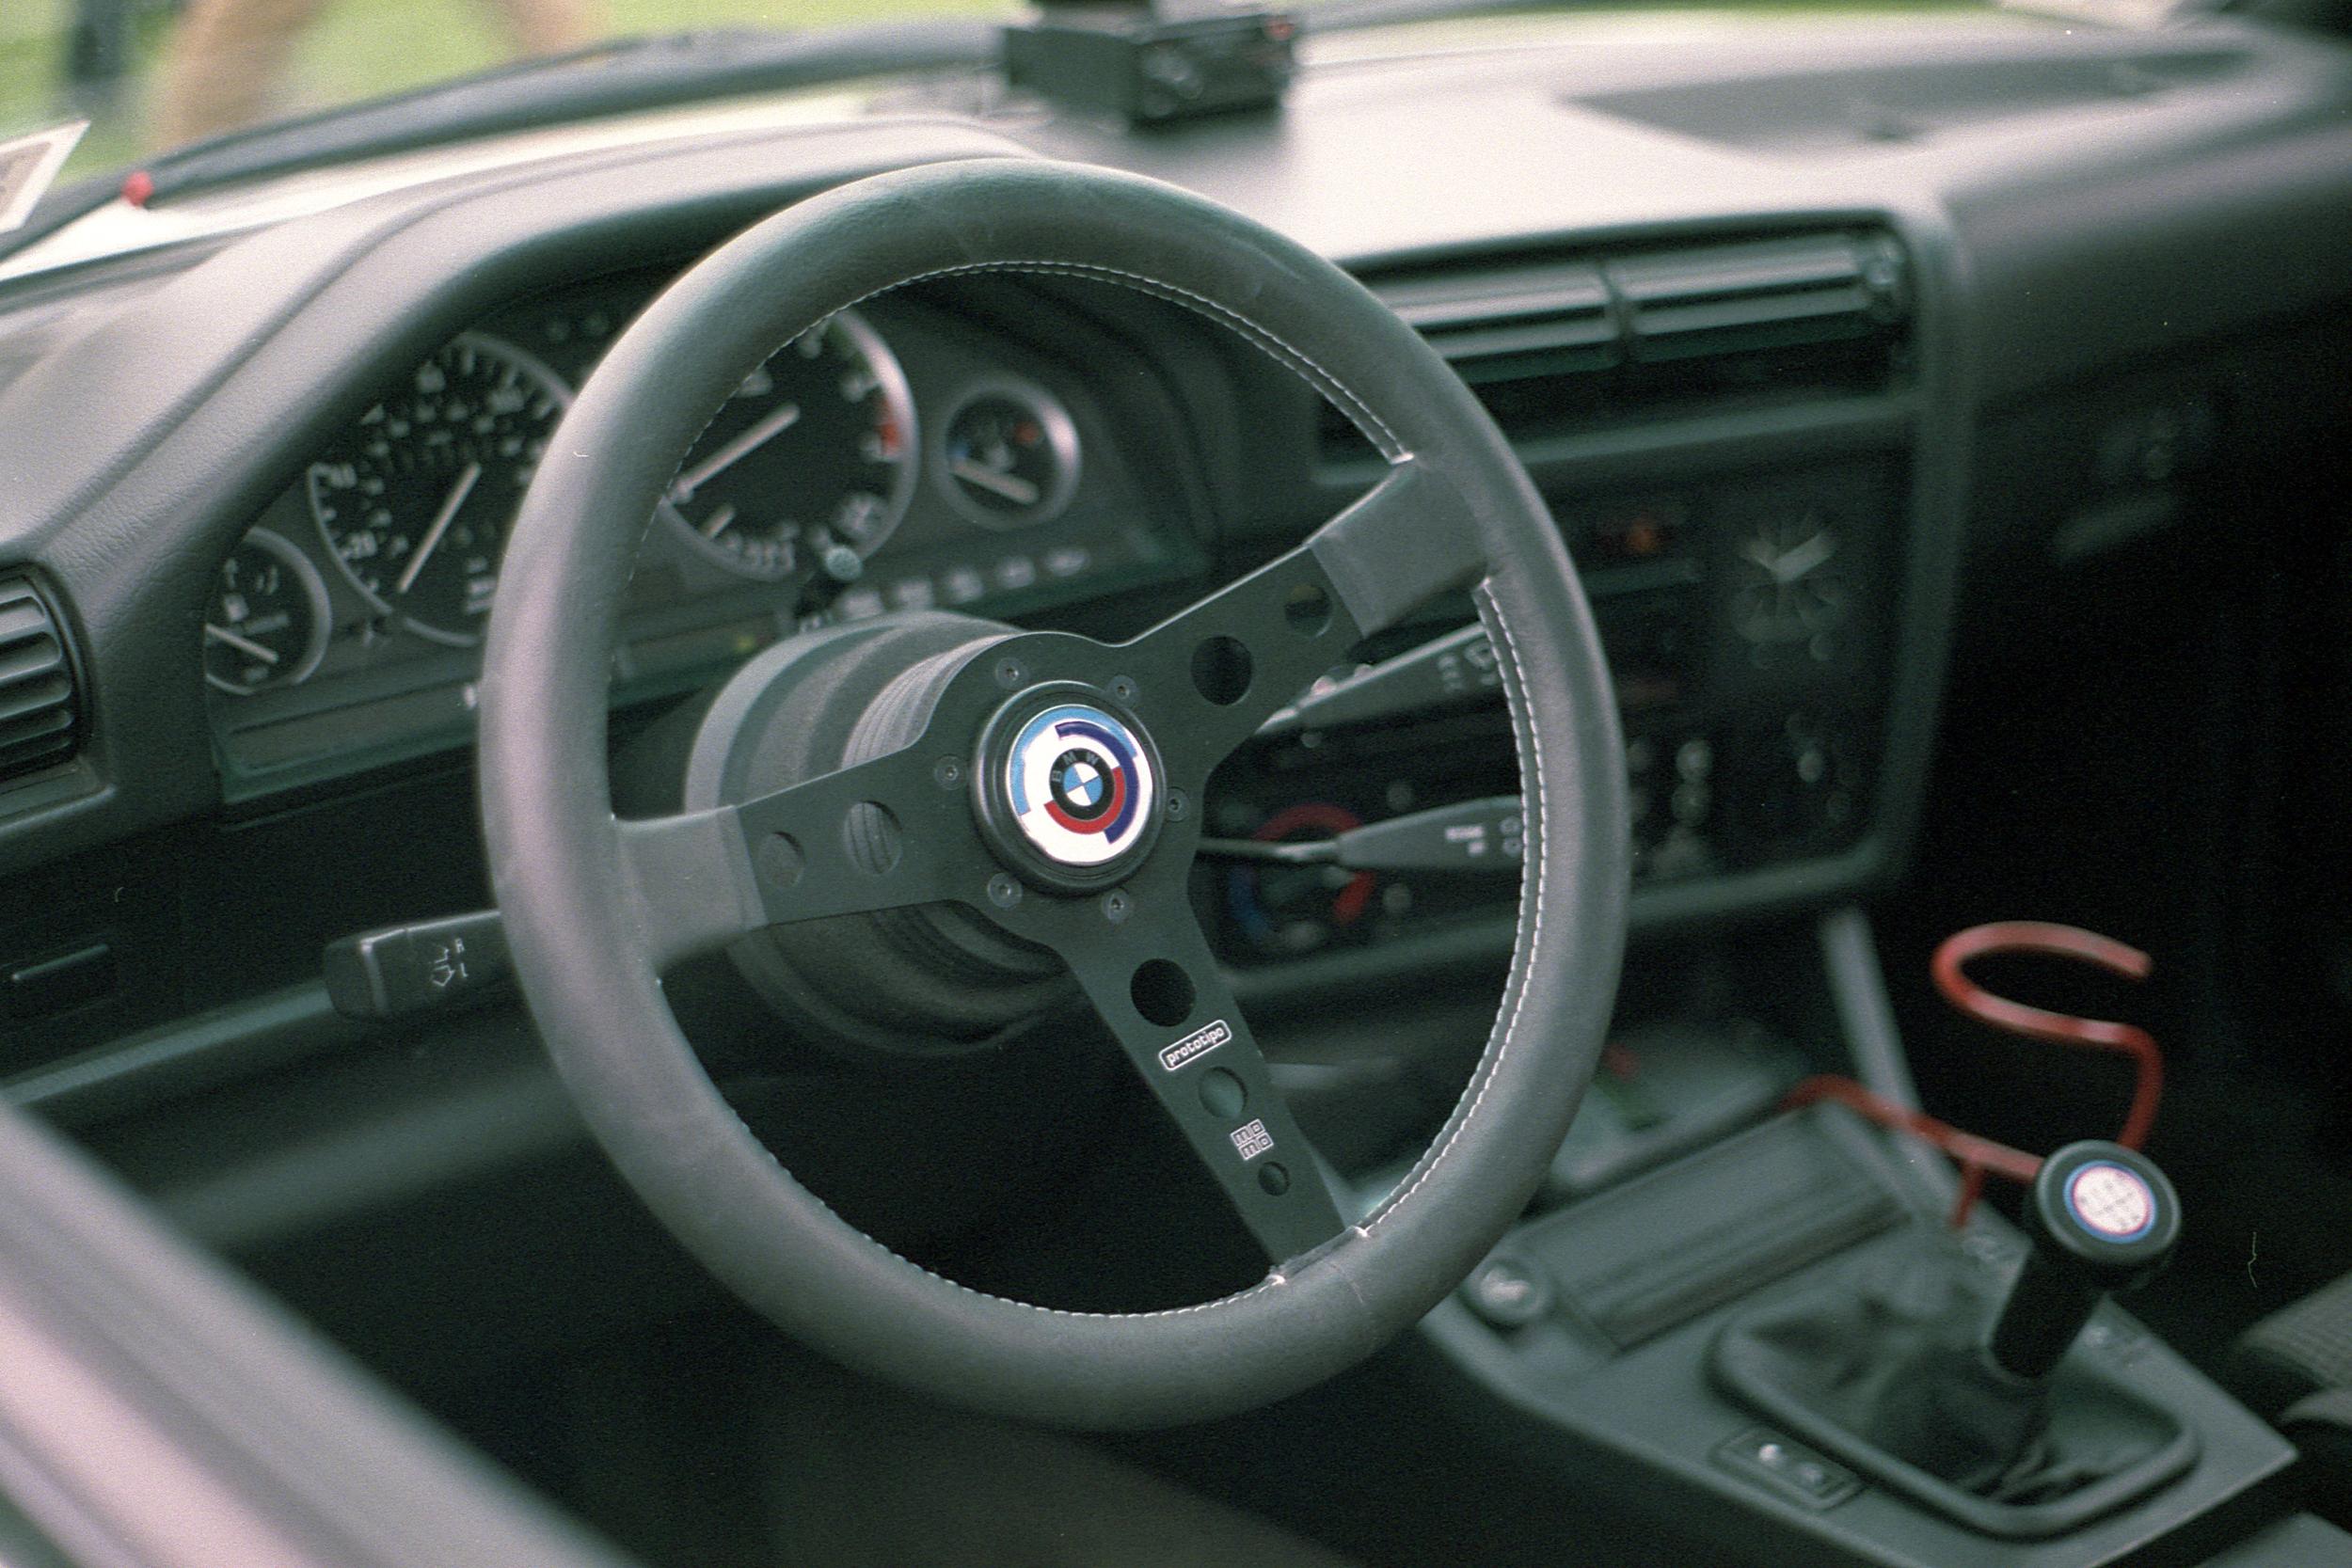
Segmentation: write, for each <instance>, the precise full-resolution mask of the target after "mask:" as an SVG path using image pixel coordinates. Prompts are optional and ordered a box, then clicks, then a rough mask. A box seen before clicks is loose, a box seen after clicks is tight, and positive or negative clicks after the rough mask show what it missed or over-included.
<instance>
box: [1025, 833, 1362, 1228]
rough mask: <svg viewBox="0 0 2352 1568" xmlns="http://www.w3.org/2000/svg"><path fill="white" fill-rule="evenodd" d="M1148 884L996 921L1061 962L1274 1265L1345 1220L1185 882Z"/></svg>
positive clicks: (1031, 907)
mask: <svg viewBox="0 0 2352 1568" xmlns="http://www.w3.org/2000/svg"><path fill="white" fill-rule="evenodd" d="M1153 881H1154V882H1155V883H1156V884H1157V885H1156V887H1151V886H1138V887H1137V888H1136V889H1135V890H1133V891H1132V892H1126V893H1122V894H1121V895H1120V899H1121V900H1123V902H1107V901H1104V902H1098V901H1093V900H1089V901H1087V902H1085V903H1062V904H1057V905H1043V906H1042V907H1041V906H1040V905H1039V904H1038V903H1037V902H1036V901H1031V902H1030V903H1028V904H1025V905H1024V906H1022V908H1021V909H1020V910H1019V911H1013V912H1011V913H1010V914H1009V916H1008V915H1007V914H1006V911H999V913H1000V918H1002V919H1003V924H1005V925H1006V926H1007V927H1008V928H1009V929H1013V930H1016V931H1018V932H1020V933H1021V934H1022V935H1024V936H1026V937H1028V938H1029V939H1030V940H1031V941H1035V942H1041V943H1042V944H1044V945H1046V946H1048V947H1052V948H1053V949H1055V950H1056V951H1057V952H1058V953H1059V954H1060V955H1061V957H1062V958H1063V960H1064V961H1065V962H1067V963H1068V964H1069V965H1070V969H1071V972H1072V973H1073V974H1075V975H1076V976H1077V980H1078V985H1079V988H1080V989H1081V990H1084V991H1085V993H1086V995H1087V999H1088V1000H1089V1002H1091V1003H1092V1004H1093V1006H1094V1010H1095V1012H1096V1013H1097V1014H1098V1015H1099V1016H1100V1017H1101V1018H1102V1020H1103V1022H1104V1025H1105V1026H1107V1027H1108V1028H1109V1030H1110V1032H1111V1034H1112V1036H1113V1037H1116V1038H1117V1039H1118V1041H1119V1044H1120V1049H1121V1050H1122V1051H1123V1052H1124V1053H1126V1055H1127V1057H1128V1059H1129V1060H1130V1061H1132V1062H1133V1063H1134V1064H1135V1069H1136V1072H1137V1073H1139V1074H1141V1075H1142V1078H1143V1081H1144V1083H1145V1084H1146V1085H1148V1086H1149V1087H1150V1088H1151V1090H1152V1094H1153V1096H1154V1097H1156V1098H1157V1099H1158V1101H1160V1103H1161V1105H1162V1106H1164V1107H1165V1108H1166V1109H1167V1112H1168V1116H1169V1117H1171V1118H1173V1119H1174V1121H1175V1123H1176V1126H1177V1128H1178V1129H1179V1130H1180V1131H1181V1132H1183V1133H1184V1141H1185V1142H1186V1143H1188V1144H1190V1145H1191V1146H1192V1150H1193V1153H1194V1154H1195V1156H1197V1157H1198V1158H1199V1159H1200V1163H1201V1164H1203V1165H1204V1166H1206V1167H1207V1169H1208V1172H1209V1174H1210V1176H1212V1177H1213V1178H1214V1179H1215V1180H1216V1183H1217V1185H1218V1186H1219V1187H1221V1188H1223V1189H1224V1191H1225V1195H1226V1196H1227V1198H1228V1199H1230V1200H1231V1201H1232V1205H1233V1209H1234V1212H1236V1213H1237V1214H1239V1215H1240V1217H1241V1221H1242V1223H1243V1225H1245V1226H1246V1227H1248V1230H1249V1233H1250V1235H1251V1236H1253V1237H1255V1238H1256V1240H1257V1242H1258V1244H1259V1245H1260V1246H1261V1247H1263V1248H1264V1250H1265V1255H1266V1258H1267V1260H1268V1261H1270V1262H1272V1263H1274V1264H1275V1265H1276V1266H1277V1267H1278V1268H1279V1266H1280V1265H1281V1264H1283V1263H1285V1262H1287V1261H1289V1260H1290V1259H1295V1258H1297V1257H1299V1256H1301V1255H1302V1254H1305V1253H1309V1252H1312V1251H1314V1250H1315V1249H1317V1248H1318V1247H1321V1246H1323V1245H1324V1244H1325V1243H1327V1242H1329V1241H1331V1240H1332V1239H1333V1238H1334V1237H1336V1236H1338V1235H1339V1234H1341V1232H1342V1231H1343V1230H1344V1229H1345V1228H1346V1222H1345V1221H1344V1220H1343V1218H1342V1217H1341V1214H1340V1210H1339V1206H1338V1204H1337V1202H1336V1201H1335V1200H1334V1199H1333V1197H1332V1196H1331V1191H1330V1188H1329V1187H1328V1186H1327V1184H1326V1183H1325V1181H1324V1179H1323V1174H1322V1169H1321V1167H1320V1165H1319V1164H1318V1163H1317V1161H1316V1159H1315V1154H1314V1150H1313V1148H1311V1146H1310V1145H1309V1144H1308V1142H1307V1139H1306V1135H1305V1134H1304V1133H1303V1132H1300V1131H1299V1128H1298V1123H1297V1121H1296V1120H1295V1118H1294V1117H1292V1115H1291V1110H1290V1106H1289V1104H1288V1102H1287V1101H1284V1099H1283V1098H1282V1094H1281V1091H1280V1090H1279V1088H1278V1087H1277V1086H1276V1085H1275V1083H1274V1077H1273V1074H1272V1072H1271V1071H1270V1070H1269V1069H1268V1068H1267V1065H1266V1060H1265V1057H1264V1055H1263V1053H1260V1051H1259V1050H1258V1043H1257V1040H1256V1038H1255V1037H1253V1036H1252V1035H1251V1033H1250V1029H1249V1021H1248V1019H1246V1018H1245V1017H1243V1016H1242V1011H1241V1007H1240V1006H1239V1004H1238V1003H1237V1002H1236V1001H1235V1000H1234V997H1233V993H1232V988H1231V987H1229V986H1228V985H1227V984H1226V983H1225V979H1224V976H1223V974H1222V973H1221V972H1220V971H1219V970H1218V968H1217V963H1216V956H1215V954H1214V953H1213V952H1212V951H1211V950H1210V947H1209V943H1208V939H1207V938H1206V937H1205V936H1204V935H1203V934H1202V932H1201V930H1200V923H1199V922H1198V921H1197V920H1196V919H1195V918H1194V917H1193V913H1192V910H1191V907H1190V905H1189V904H1188V903H1187V902H1186V900H1185V898H1184V887H1183V879H1182V878H1181V877H1169V878H1165V879H1153ZM1110 911H1120V912H1119V914H1118V917H1117V918H1116V919H1113V918H1111V916H1110Z"/></svg>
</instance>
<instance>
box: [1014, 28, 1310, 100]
mask: <svg viewBox="0 0 2352 1568" xmlns="http://www.w3.org/2000/svg"><path fill="white" fill-rule="evenodd" d="M1297 36H1298V24H1296V23H1295V22H1294V21H1292V20H1291V18H1290V17H1289V16H1288V15H1286V14H1284V13H1282V12H1279V11H1271V10H1262V9H1239V10H1237V9H1233V8H1227V7H1216V8H1200V7H1190V8H1187V7H1184V6H1182V5H1179V4H1174V3H1170V0H1161V3H1159V4H1156V5H1154V4H1133V5H1058V4H1056V5H1045V6H1042V7H1041V8H1039V11H1038V13H1037V16H1036V18H1035V20H1033V21H1030V22H1025V23H1021V24H1016V25H1014V26H1010V27H1007V28H1006V29H1005V74H1006V77H1007V79H1008V80H1009V81H1010V82H1011V84H1012V85H1013V86H1014V87H1022V88H1025V89H1026V90H1028V91H1030V92H1034V93H1036V94H1037V95H1038V96H1039V97H1041V98H1044V99H1048V100H1050V101H1052V102H1053V103H1058V104H1061V105H1064V106H1066V107H1069V108H1073V109H1081V110H1088V111H1091V112H1094V113H1098V114H1104V115H1112V116H1117V117H1118V118H1119V119H1124V120H1126V121H1127V122H1128V123H1129V124H1132V125H1163V124H1168V123H1169V122H1171V121H1175V120H1182V119H1193V118H1195V117H1197V116H1200V115H1214V114H1225V113H1230V112H1232V111H1233V110H1238V109H1261V108H1266V107H1270V106H1271V105H1273V104H1275V103H1279V102H1280V101H1281V97H1282V90H1283V88H1285V87H1288V86H1289V85H1290V79H1291V72H1292V70H1293V67H1294V64H1295V55H1294V52H1293V44H1294V42H1295V40H1296V39H1297Z"/></svg>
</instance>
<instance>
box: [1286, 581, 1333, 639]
mask: <svg viewBox="0 0 2352 1568" xmlns="http://www.w3.org/2000/svg"><path fill="white" fill-rule="evenodd" d="M1282 619H1283V620H1284V621H1286V622H1288V623H1289V625H1290V628H1291V630H1293V631H1295V632H1296V633H1298V634H1299V635H1300V636H1301V637H1320V636H1322V635H1323V628H1324V627H1326V626H1329V625H1330V624H1331V595H1330V594H1327V593H1325V592H1324V591H1323V585H1322V584H1320V583H1314V582H1300V583H1294V584H1293V585H1292V586H1291V591H1290V592H1289V593H1288V594H1283V595H1282Z"/></svg>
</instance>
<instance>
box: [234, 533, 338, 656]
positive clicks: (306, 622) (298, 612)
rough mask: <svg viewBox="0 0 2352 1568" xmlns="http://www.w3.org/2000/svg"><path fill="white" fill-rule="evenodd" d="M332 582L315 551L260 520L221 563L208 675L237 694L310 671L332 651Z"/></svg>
mask: <svg viewBox="0 0 2352 1568" xmlns="http://www.w3.org/2000/svg"><path fill="white" fill-rule="evenodd" d="M326 632H327V607H326V581H325V579H323V578H321V577H320V576H319V571H318V568H317V567H316V566H313V565H311V564H310V557H308V556H306V555H304V554H303V553H302V552H301V551H300V550H299V549H297V548H295V547H294V545H293V544H291V543H289V542H288V541H287V540H286V539H285V538H283V537H282V536H280V535H278V534H276V533H273V532H271V531H269V530H268V529H265V528H257V529H255V530H254V531H252V532H250V533H248V534H246V536H245V537H244V538H243V539H241V540H239V541H238V542H237V547H236V548H235V549H233V550H230V552H229V559H228V560H226V561H224V562H221V563H220V575H219V577H218V578H216V579H215V582H214V584H213V598H212V603H211V605H210V606H209V607H208V608H207V609H206V610H205V611H204V679H205V680H206V681H207V682H208V683H210V684H211V685H212V686H213V687H214V688H215V689H216V690H221V691H226V692H228V693H229V694H230V696H232V697H244V696H248V695H250V694H251V693H253V692H256V691H259V690H261V689H263V688H264V687H278V686H292V685H294V683H295V682H296V681H300V680H305V679H308V678H309V676H310V672H311V671H313V670H316V669H317V668H318V667H319V658H320V657H321V656H322V655H324V654H325V653H326Z"/></svg>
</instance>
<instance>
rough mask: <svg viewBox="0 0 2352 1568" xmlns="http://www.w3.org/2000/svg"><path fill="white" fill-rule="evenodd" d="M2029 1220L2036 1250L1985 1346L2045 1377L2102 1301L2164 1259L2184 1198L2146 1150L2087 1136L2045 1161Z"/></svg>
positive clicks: (2177, 1233)
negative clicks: (2181, 1197)
mask: <svg viewBox="0 0 2352 1568" xmlns="http://www.w3.org/2000/svg"><path fill="white" fill-rule="evenodd" d="M2026 1229H2027V1232H2028V1233H2029V1234H2030V1235H2031V1236H2032V1238H2033V1242H2034V1247H2033V1251H2032V1252H2030V1253H2028V1254H2027V1255H2026V1264H2025V1268H2024V1269H2023V1270H2022V1271H2020V1273H2019V1274H2018V1275H2017V1283H2016V1284H2015V1285H2013V1286H2012V1287H2010V1293H2009V1299H2008V1301H2006V1302H2004V1303H2003V1304H2002V1306H2001V1310H2000V1313H1999V1315H1998V1316H1997V1317H1996V1318H1995V1319H1994V1323H1993V1332H1992V1334H1991V1336H1990V1337H1989V1338H1988V1339H1987V1341H1986V1347H1985V1348H1986V1352H1987V1354H1990V1355H1991V1356H1992V1358H1993V1363H1994V1365H1995V1366H1997V1367H1999V1368H2000V1369H2001V1370H2003V1371H2005V1372H2007V1373H2009V1374H2010V1376H2011V1377H2014V1378H2019V1379H2022V1380H2023V1381H2025V1382H2027V1383H2041V1382H2042V1381H2043V1380H2045V1379H2046V1378H2048V1377H2049V1375H2050V1373H2051V1372H2052V1371H2053V1370H2056V1369H2057V1367H2058V1362H2059V1361H2060V1360H2061V1359H2063V1358H2064V1357H2065V1354H2066V1351H2067V1347H2068V1346H2070V1345H2072V1344H2073V1343H2074V1339H2075V1337H2076V1336H2078V1335H2079V1334H2081V1333H2082V1330H2083V1324H2084V1323H2087V1322H2089V1321H2090V1314H2091V1313H2092V1311H2093V1310H2095V1309H2096V1308H2097V1307H2098V1305H2099V1303H2100V1302H2102V1301H2104V1300H2105V1299H2106V1297H2107V1296H2109V1295H2110V1294H2113V1293H2115V1292H2117V1291H2128V1290H2131V1289H2133V1288H2135V1287H2137V1286H2138V1285H2140V1284H2142V1283H2143V1282H2145V1281H2146V1280H2147V1279H2148V1278H2149V1277H2150V1276H2151V1275H2154V1274H2155V1273H2156V1271H2157V1270H2159V1269H2161V1268H2163V1267H2164V1265H2165V1262H2166V1261H2167V1259H2169V1258H2170V1257H2171V1256H2172V1247H2173V1243H2176V1242H2178V1241H2179V1240H2180V1237H2181V1200H2180V1196H2179V1195H2177V1194H2176V1193H2174V1192H2173V1190H2172V1183H2171V1182H2170V1181H2169V1180H2166V1179H2165V1174H2164V1172H2162V1171H2160V1170H2158V1169H2157V1168H2156V1165H2155V1162H2153V1160H2150V1159H2149V1158H2148V1157H2147V1156H2146V1155H2144V1154H2139V1153H2136V1152H2134V1151H2133V1150H2131V1149H2128V1148H2124V1147H2123V1146H2122V1145H2121V1144H2111V1143H2106V1142H2104V1141H2102V1140H2099V1139H2086V1140H2084V1141H2083V1142H2081V1143H2073V1144H2068V1145H2067V1146H2066V1147H2065V1148H2061V1149H2059V1150H2058V1152H2057V1153H2055V1154H2052V1155H2051V1156H2050V1157H2049V1158H2048V1159H2046V1160H2044V1161H2042V1169H2041V1170H2040V1171H2039V1172H2038V1173H2037V1174H2036V1175H2035V1177H2034V1180H2033V1186H2032V1189H2031V1191H2030V1194H2029V1196H2027V1198H2026Z"/></svg>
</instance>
